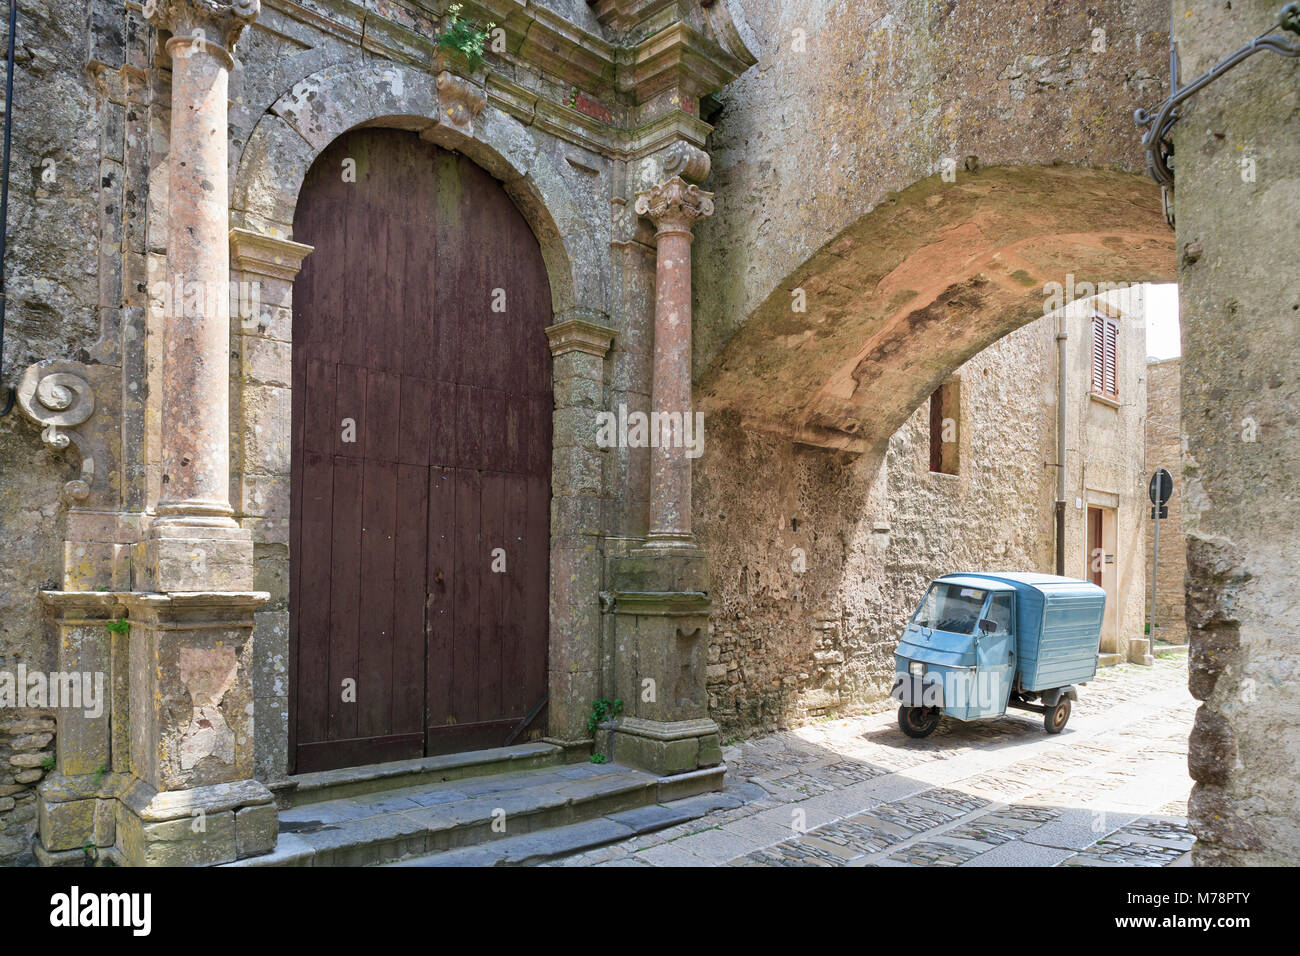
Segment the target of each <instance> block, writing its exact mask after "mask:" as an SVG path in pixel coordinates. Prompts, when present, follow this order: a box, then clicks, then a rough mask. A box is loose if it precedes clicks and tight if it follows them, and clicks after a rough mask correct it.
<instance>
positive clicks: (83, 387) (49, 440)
mask: <svg viewBox="0 0 1300 956" xmlns="http://www.w3.org/2000/svg"><path fill="white" fill-rule="evenodd" d="M17 393H18V405H19V407H20V408H22V410H23V412H24V413H25V414H26V415H27V417H28V418H30V419H31V420H32V421H34V422H36V424H38V425H40V426H41V440H42V441H43V442H45V444H47V445H49V446H50V447H51V448H55V449H58V450H59V451H62V450H63V449H65V448H67V447H68V446H69V445H71V446H73V447H75V448H76V449H77V452H78V453H79V454H80V455H81V477H80V478H77V479H74V480H73V481H69V482H68V483H67V484H65V485H64V486H63V495H64V497H65V498H66V499H67V500H69V501H84V500H85V499H86V498H88V497H89V496H90V486H91V484H93V482H94V478H95V459H94V457H93V456H92V455H91V453H90V449H89V446H88V445H87V444H86V443H85V442H84V441H83V440H82V438H81V436H80V435H79V434H78V433H77V432H75V431H71V430H70V429H75V428H76V427H77V426H78V425H81V424H83V423H84V422H86V421H88V420H89V419H90V416H91V415H93V414H94V413H95V393H94V391H93V390H92V389H91V387H90V383H89V382H87V381H86V380H85V379H84V378H82V377H81V376H80V375H77V374H75V373H73V372H69V371H66V370H55V369H53V368H51V366H50V363H49V362H38V363H36V364H35V365H32V366H29V367H28V369H27V370H26V371H25V372H23V377H22V378H21V379H19V381H18V388H17Z"/></svg>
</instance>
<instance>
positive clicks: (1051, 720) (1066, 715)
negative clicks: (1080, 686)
mask: <svg viewBox="0 0 1300 956" xmlns="http://www.w3.org/2000/svg"><path fill="white" fill-rule="evenodd" d="M1069 719H1070V698H1068V697H1066V696H1065V695H1064V694H1062V695H1061V699H1060V700H1058V701H1057V702H1056V706H1055V707H1053V708H1052V709H1051V710H1049V711H1048V712H1047V713H1046V714H1044V715H1043V729H1045V730H1046V731H1047V732H1048V733H1049V734H1059V733H1060V732H1061V731H1062V730H1064V729H1065V722H1066V721H1067V720H1069Z"/></svg>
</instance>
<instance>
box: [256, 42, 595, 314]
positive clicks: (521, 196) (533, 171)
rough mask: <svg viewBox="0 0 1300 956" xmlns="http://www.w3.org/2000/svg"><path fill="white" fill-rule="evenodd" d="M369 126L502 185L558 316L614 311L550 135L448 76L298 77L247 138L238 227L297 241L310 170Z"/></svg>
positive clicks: (357, 72) (334, 71) (388, 70)
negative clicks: (477, 169)
mask: <svg viewBox="0 0 1300 956" xmlns="http://www.w3.org/2000/svg"><path fill="white" fill-rule="evenodd" d="M361 126H386V127H392V128H397V129H408V130H413V131H416V132H419V133H420V135H421V136H422V137H423V138H426V139H428V140H430V141H431V142H434V143H436V144H437V145H439V146H442V147H444V148H446V149H452V150H456V151H458V152H461V153H464V154H465V155H466V156H468V157H469V158H470V159H472V160H473V161H474V162H475V163H477V164H478V165H479V166H481V167H483V168H484V169H485V170H487V171H488V172H489V173H491V174H492V175H493V176H495V177H496V178H497V179H499V180H501V182H502V184H503V185H504V186H505V188H506V192H507V193H509V194H510V196H511V198H512V199H513V200H514V201H515V203H516V205H518V207H519V209H520V211H521V212H522V213H523V214H524V218H525V219H526V220H527V221H528V224H529V226H530V227H531V228H532V230H533V234H534V235H535V236H536V237H537V241H538V243H540V245H541V248H542V257H543V259H544V260H545V262H546V268H547V273H548V277H549V279H550V283H551V296H552V305H553V311H554V312H555V314H556V316H557V317H558V316H565V315H567V314H569V313H572V312H574V311H575V310H579V311H581V312H583V313H588V314H591V313H596V314H604V313H605V312H606V311H607V310H606V289H605V286H604V281H603V278H602V270H600V269H598V268H595V267H594V263H596V262H597V261H598V256H599V254H600V247H599V244H598V243H597V242H596V240H595V238H594V237H593V236H592V235H591V232H590V231H589V229H588V226H587V223H586V221H585V220H584V218H583V215H582V212H581V209H580V207H579V204H578V203H577V202H575V201H574V198H573V197H572V195H571V194H570V192H569V189H568V186H567V185H566V184H565V182H564V180H563V179H562V178H561V176H560V173H559V170H558V169H557V168H556V167H555V165H554V163H553V162H552V160H551V158H550V156H549V155H548V154H547V152H546V150H545V149H544V143H543V142H542V139H543V137H542V136H541V135H540V134H535V133H534V132H533V131H532V130H530V129H529V127H527V126H525V125H524V124H523V123H520V122H519V121H518V120H517V119H515V118H514V117H512V116H510V115H508V114H507V113H505V112H503V111H501V110H499V109H497V108H496V107H495V106H493V105H491V104H490V103H487V102H486V96H485V94H484V92H483V90H482V88H481V87H478V86H476V85H475V84H473V83H471V82H470V81H468V80H465V79H462V78H461V77H458V76H455V75H453V74H451V73H447V72H443V73H442V74H440V75H438V76H436V77H435V76H434V75H433V74H432V73H430V72H429V71H427V70H422V69H417V68H415V67H410V66H403V65H400V64H393V63H389V64H385V65H382V66H369V67H361V68H357V67H356V66H355V65H354V64H345V65H340V66H336V67H328V68H326V69H323V70H320V71H318V72H316V73H312V74H310V75H309V76H306V77H303V78H302V79H300V80H299V81H298V82H297V83H295V84H294V85H293V86H292V87H291V88H290V89H288V90H287V91H286V92H285V93H284V94H283V95H282V96H281V97H280V98H279V99H278V100H276V101H275V103H274V104H272V105H271V107H270V108H269V109H268V110H267V112H266V113H265V114H263V116H262V118H261V119H260V120H259V121H258V123H257V125H256V127H254V129H253V132H252V134H251V135H250V136H249V138H248V144H247V145H246V146H245V147H244V150H243V153H242V155H241V156H240V158H239V162H238V165H237V168H236V169H235V170H234V173H233V177H232V189H231V193H232V195H231V222H232V225H233V226H235V227H239V228H243V229H247V230H249V231H250V232H254V233H259V234H262V235H265V236H271V237H277V238H282V239H288V238H291V233H292V229H293V214H294V209H295V207H296V205H297V201H298V192H299V190H300V189H301V187H302V183H303V180H304V178H305V177H306V175H307V170H308V169H310V168H311V165H312V163H313V162H315V160H316V157H317V156H319V155H320V153H321V152H322V151H323V150H324V149H325V147H326V146H328V145H329V144H330V143H331V142H333V141H334V140H335V139H337V138H338V137H339V136H341V135H342V134H343V133H345V132H347V131H348V130H351V129H355V128H357V127H361Z"/></svg>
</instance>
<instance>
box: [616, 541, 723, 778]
mask: <svg viewBox="0 0 1300 956" xmlns="http://www.w3.org/2000/svg"><path fill="white" fill-rule="evenodd" d="M611 572H612V576H613V579H614V581H613V583H614V612H615V648H614V658H615V675H616V676H615V683H616V686H617V687H618V689H619V695H620V696H621V697H622V699H623V702H624V704H623V707H624V711H623V716H622V717H621V718H620V719H619V721H618V725H617V728H616V729H615V731H614V733H613V735H612V738H611V739H612V742H613V756H614V759H615V760H617V761H618V762H619V763H625V764H631V765H632V766H635V767H641V768H644V769H646V770H650V771H652V772H654V773H657V774H661V775H673V774H683V773H690V772H691V771H696V770H701V769H705V768H709V767H718V766H719V765H720V764H721V763H722V748H721V744H720V742H719V738H718V725H717V724H716V723H715V722H714V721H713V719H712V718H710V717H709V711H708V697H707V694H706V693H705V686H704V683H705V672H706V668H707V666H708V647H709V640H708V632H709V609H710V601H709V595H708V591H707V587H708V571H707V568H706V567H705V563H704V553H703V552H702V551H697V552H695V553H694V554H690V555H686V554H666V553H645V552H643V553H640V554H633V555H630V556H628V557H625V558H618V559H616V560H614V561H612V562H611ZM719 779H720V777H719ZM716 782H717V781H712V782H711V784H710V785H712V784H714V783H716ZM701 789H707V787H702V788H701Z"/></svg>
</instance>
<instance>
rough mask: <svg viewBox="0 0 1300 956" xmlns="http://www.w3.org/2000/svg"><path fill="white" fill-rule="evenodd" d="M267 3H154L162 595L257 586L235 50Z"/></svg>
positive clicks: (153, 578)
mask: <svg viewBox="0 0 1300 956" xmlns="http://www.w3.org/2000/svg"><path fill="white" fill-rule="evenodd" d="M259 9H260V3H259V0H224V2H223V0H146V2H145V4H144V13H145V16H146V17H147V18H148V19H149V20H150V22H152V23H153V24H154V26H156V27H157V28H158V29H159V30H166V31H169V32H170V33H171V38H170V39H169V40H168V41H167V46H166V49H167V52H168V54H170V56H171V59H172V110H171V143H170V147H169V154H168V158H167V163H168V196H167V282H168V284H169V294H168V295H167V301H166V304H165V306H164V326H163V342H162V354H163V359H162V395H161V404H160V407H159V413H160V427H161V430H162V455H163V476H162V481H163V484H162V492H161V495H160V500H159V501H158V505H157V518H156V520H155V522H154V524H153V527H152V529H151V535H150V542H149V544H148V547H147V549H146V565H147V570H146V575H145V576H146V578H147V579H149V580H148V581H147V583H148V584H149V586H151V587H152V588H153V589H155V590H158V591H238V590H247V589H249V588H251V587H252V583H253V581H252V573H253V572H252V542H251V540H250V538H249V536H248V534H247V532H244V531H242V530H241V529H240V528H239V526H238V524H237V523H236V522H235V520H234V509H233V508H231V505H230V487H229V486H230V447H229V442H230V437H229V436H230V431H229V429H230V395H229V387H230V382H229V370H230V299H229V291H230V252H229V250H230V210H229V189H228V184H227V178H228V176H227V169H228V149H227V128H228V121H227V101H228V96H229V93H228V88H229V78H230V70H231V68H232V67H233V66H234V60H233V59H232V58H231V52H230V51H231V50H233V48H234V44H235V41H236V40H237V39H238V37H239V34H240V33H241V32H242V31H243V29H244V27H245V26H247V25H248V24H249V23H251V22H252V21H253V20H254V19H255V18H256V17H257V14H258V12H259Z"/></svg>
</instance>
